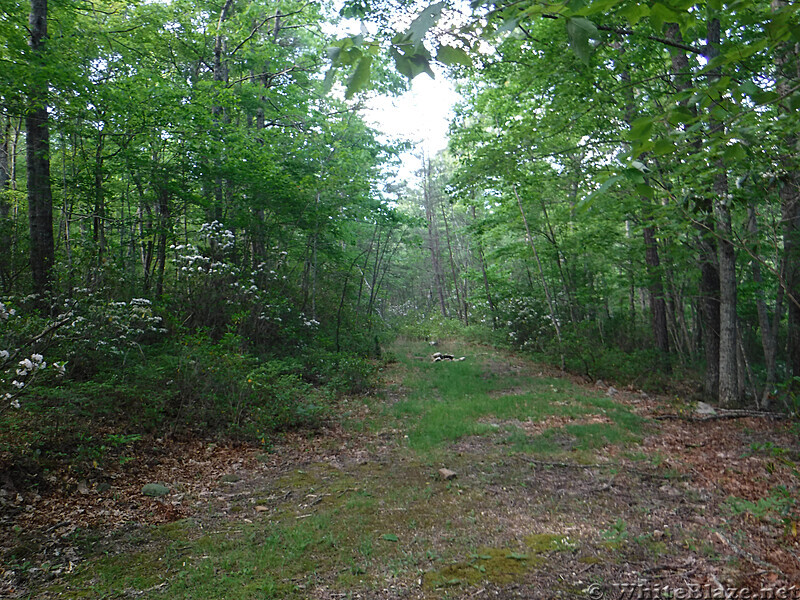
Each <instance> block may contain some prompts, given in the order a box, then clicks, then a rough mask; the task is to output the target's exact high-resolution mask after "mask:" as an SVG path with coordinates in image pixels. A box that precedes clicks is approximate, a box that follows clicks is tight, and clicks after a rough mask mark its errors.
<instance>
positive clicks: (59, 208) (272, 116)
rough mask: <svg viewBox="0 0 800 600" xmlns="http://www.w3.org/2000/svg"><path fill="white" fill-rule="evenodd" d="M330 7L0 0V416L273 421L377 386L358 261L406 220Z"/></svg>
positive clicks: (15, 425)
mask: <svg viewBox="0 0 800 600" xmlns="http://www.w3.org/2000/svg"><path fill="white" fill-rule="evenodd" d="M326 21H327V19H326V18H325V16H324V15H323V14H322V12H321V8H320V7H319V6H318V5H314V4H308V3H301V2H294V1H293V0H289V1H287V2H280V3H277V4H276V3H264V2H259V1H254V2H250V1H247V2H244V1H234V0H228V1H226V2H224V3H213V2H212V3H208V2H185V1H182V0H178V1H175V2H169V3H158V2H114V1H108V2H100V3H91V4H86V3H81V2H60V3H59V2H56V3H53V2H51V3H50V5H49V6H48V4H47V3H46V2H42V1H41V0H34V1H33V2H31V3H30V4H26V3H12V5H9V6H7V7H4V8H3V9H2V12H0V38H1V39H2V40H3V44H2V46H0V61H1V63H2V69H0V72H1V73H2V75H1V76H0V125H2V127H0V231H2V234H0V238H2V241H3V249H2V252H0V300H2V303H1V304H0V396H2V397H3V401H2V406H0V415H2V419H3V420H4V433H6V434H9V433H10V434H12V439H13V435H14V434H15V432H16V435H17V436H19V431H20V430H25V429H27V428H29V427H33V429H35V430H36V431H38V432H39V433H42V431H41V430H42V429H44V430H46V431H44V433H43V434H42V435H43V437H38V438H36V440H34V442H35V443H34V445H36V444H38V445H40V446H41V447H46V446H47V444H48V443H50V444H54V443H55V441H54V440H56V439H58V440H59V443H62V442H63V443H65V444H67V445H69V439H70V432H71V433H72V434H73V435H78V434H79V433H80V431H79V430H80V429H81V427H84V426H85V425H86V424H87V423H89V422H92V421H95V424H96V425H97V424H98V423H101V422H102V423H108V424H109V426H111V427H112V428H114V429H120V428H121V429H123V430H125V429H130V430H132V431H136V432H141V431H154V432H163V431H195V432H200V433H213V432H224V433H227V434H235V435H241V436H245V437H248V438H249V439H266V438H268V436H269V434H270V432H272V431H275V430H278V429H285V428H287V427H294V426H297V425H303V424H313V423H315V422H318V420H319V418H320V417H321V416H323V415H324V414H325V411H326V410H327V409H326V407H327V406H329V404H330V402H329V400H330V399H331V398H332V397H335V396H336V394H339V393H349V392H357V391H363V390H364V389H366V388H367V387H369V384H370V380H371V377H372V371H373V367H372V366H371V365H370V364H369V362H368V359H369V358H370V357H371V356H373V355H374V354H375V352H376V351H379V342H378V338H377V334H378V332H377V331H376V330H375V329H374V317H375V314H376V301H377V300H376V299H377V298H378V297H379V290H380V284H381V281H380V280H375V279H373V280H371V281H370V282H369V284H370V289H369V291H368V292H367V293H364V292H363V290H362V288H363V285H364V284H363V283H359V282H360V281H363V280H364V277H362V273H361V271H362V270H363V269H362V267H363V265H371V264H372V263H375V264H377V265H380V266H381V268H382V269H384V270H385V268H386V266H385V263H387V262H388V260H387V259H388V258H390V257H388V256H384V255H383V249H382V248H381V247H379V245H378V244H375V243H374V241H375V240H379V241H381V242H382V241H384V240H386V239H387V237H388V238H391V237H392V236H396V235H397V234H398V232H399V231H400V229H401V228H402V217H401V216H399V215H398V214H396V213H395V212H394V211H393V210H391V209H390V208H389V207H388V205H387V203H386V201H385V200H384V197H383V193H382V190H381V187H380V185H379V183H380V181H381V178H382V177H384V169H386V168H388V166H389V164H390V162H391V160H392V157H393V156H394V150H393V149H392V148H391V147H388V146H386V145H383V144H381V143H379V142H378V141H377V140H376V138H375V135H374V133H373V131H372V130H370V129H369V128H368V127H367V126H366V125H365V124H364V122H363V121H362V119H361V117H360V116H359V114H358V112H357V109H358V103H357V102H355V101H347V102H346V101H344V100H343V99H341V98H342V96H343V94H342V93H341V92H340V91H337V89H336V88H334V90H333V93H330V90H329V88H330V83H331V82H330V81H328V82H326V81H325V72H326V71H327V70H328V68H329V62H328V59H327V53H326V48H327V46H328V44H329V43H330V41H329V39H328V34H326V33H324V31H323V29H324V27H323V25H324V23H325V22H326ZM376 65H377V61H376ZM377 87H380V88H381V89H383V90H387V89H392V88H400V87H402V83H401V81H400V78H399V76H397V75H387V77H386V78H385V79H384V80H383V81H382V82H381V84H380V86H377ZM337 98H338V99H337ZM36 119H38V121H37V120H36ZM26 149H27V152H26ZM37 169H38V170H37ZM370 240H372V241H370ZM376 268H377V267H376ZM39 416H42V417H44V419H41V420H40V419H39ZM48 427H49V428H50V429H48ZM34 433H35V432H30V431H28V432H27V433H26V435H28V434H30V435H33V436H34V437H36V435H38V433H37V434H36V435H34ZM51 434H52V435H51ZM23 438H24V436H23ZM16 441H17V442H19V441H23V442H24V440H21V438H19V437H17V439H16Z"/></svg>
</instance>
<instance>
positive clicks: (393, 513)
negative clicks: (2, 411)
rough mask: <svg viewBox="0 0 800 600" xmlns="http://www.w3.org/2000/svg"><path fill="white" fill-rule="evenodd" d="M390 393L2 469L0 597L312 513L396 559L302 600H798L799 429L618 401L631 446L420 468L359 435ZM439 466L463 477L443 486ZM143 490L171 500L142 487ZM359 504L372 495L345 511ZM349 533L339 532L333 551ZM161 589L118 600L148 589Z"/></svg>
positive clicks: (309, 583) (380, 440) (496, 441)
mask: <svg viewBox="0 0 800 600" xmlns="http://www.w3.org/2000/svg"><path fill="white" fill-rule="evenodd" d="M517 365H518V366H519V371H520V372H523V373H528V374H530V373H533V374H534V375H535V374H536V372H540V371H541V368H540V367H538V366H536V365H533V364H530V363H527V362H525V361H521V360H520V361H518V363H517ZM397 369H400V367H397ZM401 382H402V374H401V373H400V371H399V370H391V369H390V370H389V372H388V373H387V374H386V381H385V384H386V387H387V390H388V391H387V393H386V394H384V395H383V396H382V397H381V399H379V400H375V399H373V400H371V401H369V402H366V403H365V402H363V401H362V400H359V399H350V400H348V401H346V402H344V404H343V405H342V406H340V407H339V408H340V409H341V412H347V413H349V418H348V420H347V422H346V423H340V422H331V423H328V424H327V425H326V426H324V427H322V428H321V429H319V430H316V431H311V432H294V433H289V434H286V435H284V436H283V437H281V438H280V439H279V440H278V441H277V443H276V444H275V445H274V447H272V448H271V449H270V451H269V452H266V451H265V450H264V449H263V448H257V447H253V446H247V445H219V444H215V443H211V442H208V441H202V440H176V439H143V440H140V441H139V442H137V443H136V444H135V445H133V446H132V447H131V448H130V449H128V452H127V460H126V461H124V464H118V465H116V466H114V467H109V466H105V467H104V468H103V469H99V468H98V469H93V468H90V467H89V468H86V469H82V470H80V472H75V470H74V469H72V468H64V469H62V470H51V471H49V472H47V473H24V472H22V471H24V467H19V466H13V465H4V468H5V471H3V472H2V474H0V486H2V487H0V558H2V560H0V597H6V598H47V597H79V595H78V593H77V592H76V593H75V595H74V596H72V595H71V593H70V592H69V590H70V589H71V588H70V586H69V584H67V585H66V587H63V586H62V587H59V588H58V589H59V591H58V592H57V593H56V592H54V591H52V590H54V589H56V588H54V587H53V586H54V584H60V583H63V582H65V581H66V582H69V581H70V577H71V576H72V574H73V573H74V572H75V571H77V570H79V569H81V568H83V567H85V565H86V564H87V562H88V563H90V562H91V561H92V560H94V559H95V558H96V557H97V556H100V555H103V554H105V553H119V552H125V551H126V544H130V543H131V540H132V539H135V538H136V537H137V536H145V537H146V536H147V535H148V532H149V531H151V526H153V525H160V524H166V523H174V522H186V521H187V520H188V521H189V522H191V523H192V524H193V525H192V526H193V527H196V528H198V529H201V530H203V531H206V532H213V531H220V530H224V529H225V528H231V527H236V526H238V525H240V524H244V523H259V522H260V521H265V520H273V521H276V522H277V521H281V522H287V523H295V522H300V521H302V520H303V519H306V518H308V517H309V516H312V515H317V514H323V513H324V514H326V515H330V518H331V520H332V526H331V527H332V529H333V530H336V529H337V527H339V526H341V527H342V528H345V529H353V528H354V527H355V525H354V523H358V527H360V528H361V529H362V530H363V531H362V533H364V535H367V536H372V538H374V539H379V540H380V539H381V537H380V536H381V535H383V540H384V541H385V542H387V541H388V543H386V544H385V545H387V546H391V548H390V549H388V550H385V551H378V550H376V551H375V553H376V556H375V557H374V558H373V559H372V560H368V559H364V561H363V568H361V566H360V565H361V563H359V568H358V569H357V570H354V569H352V568H351V569H350V571H349V572H348V574H347V577H343V576H342V574H341V573H342V569H339V568H338V567H337V568H331V569H327V570H326V568H322V567H320V568H318V569H316V570H315V572H314V575H313V577H312V576H304V577H297V575H296V574H295V575H294V576H293V577H295V579H293V581H294V582H295V583H296V586H295V593H296V596H297V597H308V598H317V599H331V600H332V599H334V598H348V597H349V598H375V599H377V598H420V599H421V598H443V597H447V598H529V599H530V598H555V597H564V598H580V597H585V598H603V597H606V598H618V597H638V598H646V597H651V598H655V597H662V596H663V595H664V593H666V594H667V596H668V597H676V598H677V597H707V598H711V597H722V596H720V594H723V593H727V594H729V595H730V594H739V595H738V596H734V597H768V594H769V593H773V594H774V593H775V590H778V591H780V590H787V591H786V592H785V593H787V594H789V595H787V596H785V597H800V593H798V592H797V591H792V590H796V588H792V586H796V585H800V552H799V551H800V545H799V542H800V538H798V535H797V527H798V525H797V524H798V522H799V521H800V507H798V503H797V500H798V468H797V462H796V461H798V459H800V444H799V443H798V428H797V426H796V424H795V423H792V422H790V421H788V420H772V419H769V418H763V417H743V418H730V419H710V420H700V419H698V418H696V416H695V415H694V414H693V413H692V412H691V411H687V412H686V413H685V414H683V415H678V414H677V412H676V405H675V402H674V401H671V399H667V398H656V397H647V396H645V395H643V394H641V393H638V392H636V391H620V392H617V393H616V394H615V396H614V399H615V401H617V402H619V403H620V404H621V405H624V406H626V407H628V408H629V409H630V410H632V411H633V412H636V413H637V414H639V415H641V416H643V417H646V418H648V419H650V421H649V425H648V429H647V432H646V433H645V435H644V437H643V439H642V441H641V444H639V445H637V446H634V447H630V446H625V447H623V446H611V447H608V448H603V449H602V450H600V451H597V452H595V453H594V454H592V455H591V456H589V457H587V456H586V455H585V454H583V455H581V456H580V460H573V457H572V456H571V455H570V454H569V453H568V452H566V453H561V454H557V455H554V456H537V455H531V454H525V453H514V452H511V451H509V448H508V446H507V445H506V443H505V441H504V439H503V437H502V436H501V435H484V436H474V437H468V438H462V439H461V440H459V441H457V442H456V443H454V444H452V445H450V446H449V447H447V448H444V449H442V450H440V451H437V452H435V453H433V454H431V455H428V456H425V457H420V456H419V455H418V454H416V453H414V452H411V451H410V450H408V448H407V447H406V446H405V443H404V435H405V432H404V431H403V430H402V429H401V428H399V427H397V426H394V425H386V422H382V421H381V420H380V419H378V420H376V421H374V422H373V423H378V425H377V426H375V425H374V424H373V426H372V427H369V428H364V427H359V426H354V425H353V424H354V423H362V422H364V421H365V420H369V419H371V417H372V414H374V413H376V412H379V411H380V410H381V405H384V404H390V403H392V402H396V401H397V400H398V398H400V397H402V395H403V394H404V393H405V392H404V390H403V389H402V387H400V383H401ZM588 387H594V386H588V385H587V389H588ZM521 391H523V390H520V389H514V388H512V389H510V390H509V391H507V392H506V393H508V394H516V393H520V392H521ZM665 415H668V416H670V417H673V416H674V417H680V418H667V419H663V418H661V417H664V416H665ZM597 418H598V417H589V419H597ZM600 419H601V420H602V418H600ZM568 422H581V421H580V419H578V420H577V421H576V419H574V418H573V419H572V420H571V421H570V418H569V417H563V416H553V417H550V418H549V420H545V421H537V422H530V423H526V422H522V423H517V425H518V426H519V427H521V428H522V429H523V430H525V431H526V433H536V432H539V431H541V430H543V429H544V428H547V427H553V426H559V425H563V424H564V423H568ZM441 467H447V468H448V469H452V470H453V471H454V472H455V473H456V474H457V476H456V477H455V478H454V479H452V480H449V481H444V480H442V478H441V477H440V476H439V475H438V469H440V468H441ZM21 470H22V471H21ZM31 482H32V483H33V485H31ZM151 482H162V483H164V484H166V485H167V487H169V489H170V493H169V494H168V495H166V496H164V497H163V498H150V497H147V496H144V495H143V494H142V486H143V485H145V484H146V483H151ZM362 496H368V497H369V502H370V503H369V504H368V505H365V507H364V508H363V512H362V513H358V519H357V520H355V519H354V517H353V516H352V515H355V514H356V511H358V510H362V509H361V508H359V506H360V505H359V504H358V502H357V501H358V500H359V498H361V497H362ZM348 511H349V512H348ZM387 531H389V532H393V533H392V534H391V535H389V536H387V534H386V533H385V532H387ZM382 532H383V533H382ZM353 535H354V536H355V533H353ZM349 539H350V538H348V537H347V536H346V535H344V534H342V538H341V541H340V542H339V544H340V550H339V551H340V552H346V551H347V549H348V548H350V546H348V544H349ZM359 539H361V538H359ZM395 542H396V543H395ZM393 544H394V545H393ZM351 545H354V544H351ZM401 546H402V547H401ZM381 552H384V554H381ZM354 556H355V554H354ZM336 560H339V559H335V560H334V559H328V558H326V559H325V560H322V559H320V562H319V564H320V565H330V564H337V565H338V564H339V563H337V562H336ZM163 585H164V587H163V588H162V589H150V590H127V591H124V590H123V591H120V595H119V596H118V597H162V596H161V594H162V592H164V591H165V589H166V587H165V586H166V584H163ZM64 590H67V591H64ZM742 590H749V592H747V593H748V594H750V595H749V596H744V595H743V593H744V592H742ZM770 590H772V592H770ZM86 593H87V592H86V591H85V590H84V591H83V592H82V594H86ZM779 593H780V592H779ZM682 594H694V595H693V596H692V595H682ZM698 594H700V595H698ZM759 594H760V595H759ZM791 594H794V595H791ZM80 597H95V596H92V595H91V593H88V595H80ZM96 597H107V596H101V595H98V596H96ZM114 597H117V596H114ZM772 597H781V596H780V595H773V596H772Z"/></svg>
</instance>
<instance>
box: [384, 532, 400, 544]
mask: <svg viewBox="0 0 800 600" xmlns="http://www.w3.org/2000/svg"><path fill="white" fill-rule="evenodd" d="M381 539H382V540H386V541H387V542H397V541H399V540H398V537H397V536H396V535H395V534H393V533H384V534H383V535H382V536H381Z"/></svg>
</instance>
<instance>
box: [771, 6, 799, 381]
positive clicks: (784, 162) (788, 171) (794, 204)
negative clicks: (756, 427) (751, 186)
mask: <svg viewBox="0 0 800 600" xmlns="http://www.w3.org/2000/svg"><path fill="white" fill-rule="evenodd" d="M786 4H787V2H786V1H785V0H773V2H772V10H773V11H774V12H777V11H779V10H780V9H782V8H783V7H784V6H786ZM798 46H799V45H798V44H797V43H794V42H784V43H782V44H780V45H779V46H778V48H777V49H776V52H775V66H776V67H777V71H778V84H777V86H776V92H777V93H778V95H779V96H780V97H784V96H786V95H788V94H789V91H790V90H791V87H792V85H795V84H796V82H797V80H798V78H800V47H798ZM779 110H780V111H781V112H782V113H784V114H786V115H787V116H788V117H790V118H792V116H793V114H794V111H792V109H791V108H789V107H787V106H785V105H783V104H782V105H781V106H780V108H779ZM789 122H792V121H789ZM783 146H784V148H786V152H785V153H784V154H783V155H782V156H781V157H780V177H779V189H778V193H779V196H780V200H781V218H782V222H783V254H784V256H783V265H784V273H783V281H784V284H783V285H784V287H785V295H786V299H787V336H786V366H787V371H788V375H789V378H790V381H791V383H790V386H791V387H792V389H793V390H795V391H797V390H800V171H798V158H800V136H798V135H797V133H796V130H792V131H790V132H789V133H788V134H787V135H786V136H785V137H784V144H783Z"/></svg>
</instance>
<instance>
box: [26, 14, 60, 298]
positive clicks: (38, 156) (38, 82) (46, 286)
mask: <svg viewBox="0 0 800 600" xmlns="http://www.w3.org/2000/svg"><path fill="white" fill-rule="evenodd" d="M29 23H30V34H31V36H30V47H31V55H32V61H33V62H34V64H33V65H32V66H33V67H34V69H33V77H34V79H33V80H32V81H30V82H29V89H30V93H29V96H28V106H29V108H28V113H27V115H26V117H25V127H26V129H27V136H26V151H27V160H28V219H29V223H30V235H31V251H30V262H31V274H32V277H33V291H34V293H35V294H38V295H40V296H43V295H44V294H46V293H47V292H48V291H49V290H50V286H51V282H52V269H53V262H54V260H55V243H54V240H53V192H52V189H51V187H50V131H49V128H48V117H47V86H48V83H47V81H45V80H44V79H43V75H42V73H43V69H42V68H41V67H43V66H44V65H43V64H40V63H41V61H42V60H43V58H42V51H43V49H44V43H45V39H46V38H47V0H31V13H30V19H29ZM37 63H39V64H37Z"/></svg>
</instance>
